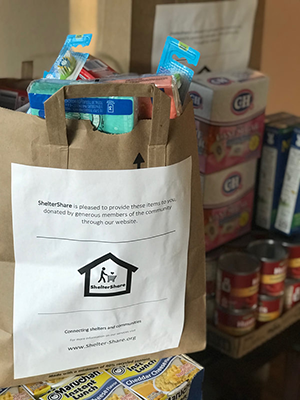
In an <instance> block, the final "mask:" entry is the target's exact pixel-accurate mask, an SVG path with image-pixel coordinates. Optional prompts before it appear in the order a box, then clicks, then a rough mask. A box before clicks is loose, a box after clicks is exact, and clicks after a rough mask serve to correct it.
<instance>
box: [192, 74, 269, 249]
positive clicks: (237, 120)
mask: <svg viewBox="0 0 300 400" xmlns="http://www.w3.org/2000/svg"><path fill="white" fill-rule="evenodd" d="M268 83H269V80H268V78H267V77H266V76H265V75H263V74H262V73H260V72H256V71H252V70H250V69H247V70H243V71H237V72H227V73H226V72H222V73H207V74H201V75H197V76H195V77H194V80H193V82H192V84H191V91H190V95H191V97H192V99H193V103H194V112H195V121H196V130H197V140H198V152H199V168H200V173H201V181H202V189H203V206H204V223H205V246H206V251H210V250H212V249H214V248H216V247H218V246H220V245H222V244H224V243H226V242H228V241H230V240H233V239H235V238H237V237H238V236H241V235H243V234H245V233H247V232H249V231H250V229H251V222H252V213H253V201H254V186H255V178H256V164H257V159H258V158H259V157H260V154H261V148H262V138H263V132H264V118H265V107H266V104H267V93H268Z"/></svg>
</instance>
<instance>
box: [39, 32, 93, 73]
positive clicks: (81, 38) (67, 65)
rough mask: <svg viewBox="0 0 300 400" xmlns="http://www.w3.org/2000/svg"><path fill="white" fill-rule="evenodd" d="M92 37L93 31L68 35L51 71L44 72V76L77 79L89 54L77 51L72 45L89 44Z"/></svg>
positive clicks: (84, 45) (83, 45)
mask: <svg viewBox="0 0 300 400" xmlns="http://www.w3.org/2000/svg"><path fill="white" fill-rule="evenodd" d="M91 39H92V34H91V33H87V34H84V35H68V36H67V39H66V41H65V43H64V45H63V47H62V49H61V51H60V53H59V55H58V57H57V59H56V60H55V62H54V64H53V65H52V67H51V69H50V71H49V72H47V71H45V72H44V78H52V79H63V80H66V79H77V77H78V75H79V73H80V71H81V70H82V68H83V66H84V64H85V62H86V60H87V58H88V56H89V54H88V53H78V52H75V51H73V50H72V47H77V46H79V45H81V46H82V47H86V46H89V44H90V42H91Z"/></svg>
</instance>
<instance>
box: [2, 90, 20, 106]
mask: <svg viewBox="0 0 300 400" xmlns="http://www.w3.org/2000/svg"><path fill="white" fill-rule="evenodd" d="M17 98H18V93H17V92H11V91H9V90H0V107H4V108H9V109H10V110H15V109H16V104H17Z"/></svg>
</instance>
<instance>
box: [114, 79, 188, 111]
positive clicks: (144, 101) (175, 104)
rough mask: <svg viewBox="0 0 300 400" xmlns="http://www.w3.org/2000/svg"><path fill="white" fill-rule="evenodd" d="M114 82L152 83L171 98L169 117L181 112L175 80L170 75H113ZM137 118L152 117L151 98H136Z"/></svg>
mask: <svg viewBox="0 0 300 400" xmlns="http://www.w3.org/2000/svg"><path fill="white" fill-rule="evenodd" d="M113 79H114V82H116V83H141V84H145V85H146V84H150V83H153V84H154V85H155V86H156V87H158V88H159V89H160V90H162V91H163V92H164V93H165V94H166V95H168V96H169V97H170V99H171V109H170V119H174V118H176V117H177V116H179V115H181V113H182V105H181V101H180V97H179V92H178V86H177V80H176V78H175V77H174V76H172V75H142V76H138V77H137V76H129V77H123V78H121V76H120V77H119V76H118V75H116V76H115V77H113ZM138 109H139V119H150V118H151V117H152V99H150V98H149V97H140V98H139V99H138Z"/></svg>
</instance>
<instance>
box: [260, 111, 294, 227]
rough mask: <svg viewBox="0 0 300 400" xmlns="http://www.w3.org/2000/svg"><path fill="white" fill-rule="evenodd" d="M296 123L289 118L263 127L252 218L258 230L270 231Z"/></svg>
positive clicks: (292, 117)
mask: <svg viewBox="0 0 300 400" xmlns="http://www.w3.org/2000/svg"><path fill="white" fill-rule="evenodd" d="M299 123H300V118H299V117H296V116H291V117H288V118H284V119H282V120H279V121H275V122H271V123H269V124H266V127H265V134H264V142H263V148H262V156H261V164H260V170H259V182H258V196H257V204H256V217H255V222H256V225H257V226H260V227H261V228H264V229H270V230H273V229H274V225H275V220H276V215H277V211H278V206H279V198H280V193H281V189H282V185H283V180H284V174H285V169H286V166H287V161H288V155H289V150H290V142H291V138H292V133H293V129H294V127H295V126H296V125H297V124H299Z"/></svg>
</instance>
